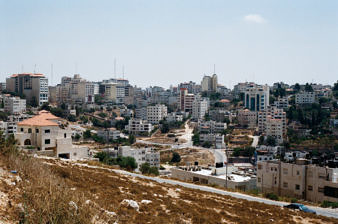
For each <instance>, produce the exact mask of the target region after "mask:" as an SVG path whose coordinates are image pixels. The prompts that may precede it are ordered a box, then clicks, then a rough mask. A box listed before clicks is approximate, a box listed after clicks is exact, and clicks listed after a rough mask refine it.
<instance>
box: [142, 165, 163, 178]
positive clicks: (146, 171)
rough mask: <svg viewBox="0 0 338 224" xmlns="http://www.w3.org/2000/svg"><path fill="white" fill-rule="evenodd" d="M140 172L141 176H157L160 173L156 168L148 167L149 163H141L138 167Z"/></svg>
mask: <svg viewBox="0 0 338 224" xmlns="http://www.w3.org/2000/svg"><path fill="white" fill-rule="evenodd" d="M140 171H141V173H142V174H153V175H156V176H158V175H159V174H160V173H159V171H158V168H157V167H154V166H150V164H149V163H143V164H142V165H141V167H140Z"/></svg>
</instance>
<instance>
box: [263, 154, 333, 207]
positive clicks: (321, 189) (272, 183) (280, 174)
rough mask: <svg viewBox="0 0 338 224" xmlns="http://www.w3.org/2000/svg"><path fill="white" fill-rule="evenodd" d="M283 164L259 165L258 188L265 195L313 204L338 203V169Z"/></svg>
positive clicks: (269, 162)
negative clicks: (295, 199) (271, 194)
mask: <svg viewBox="0 0 338 224" xmlns="http://www.w3.org/2000/svg"><path fill="white" fill-rule="evenodd" d="M304 161H305V160H298V164H293V163H284V162H280V161H262V162H258V164H257V187H258V188H259V189H260V190H261V191H262V192H263V193H266V192H273V193H275V194H278V195H280V196H287V197H294V198H299V199H304V200H308V201H313V202H316V203H318V202H323V201H331V202H338V168H335V169H333V168H326V167H319V166H315V165H307V164H304Z"/></svg>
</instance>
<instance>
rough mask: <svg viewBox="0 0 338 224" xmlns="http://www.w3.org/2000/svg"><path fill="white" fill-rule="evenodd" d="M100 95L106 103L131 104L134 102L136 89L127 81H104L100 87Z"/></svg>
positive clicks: (119, 79)
mask: <svg viewBox="0 0 338 224" xmlns="http://www.w3.org/2000/svg"><path fill="white" fill-rule="evenodd" d="M99 89H100V90H99V92H100V94H103V95H104V98H105V100H106V101H112V102H115V103H119V104H122V103H126V104H130V103H133V102H134V99H133V96H134V89H133V87H132V86H131V85H130V84H129V81H128V80H127V79H121V78H118V79H115V78H113V79H108V80H103V81H102V82H101V83H100V87H99Z"/></svg>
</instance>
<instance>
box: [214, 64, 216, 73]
mask: <svg viewBox="0 0 338 224" xmlns="http://www.w3.org/2000/svg"><path fill="white" fill-rule="evenodd" d="M214 74H216V65H215V64H214Z"/></svg>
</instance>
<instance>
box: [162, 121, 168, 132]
mask: <svg viewBox="0 0 338 224" xmlns="http://www.w3.org/2000/svg"><path fill="white" fill-rule="evenodd" d="M168 132H169V124H168V122H166V121H164V122H163V123H162V124H161V133H168Z"/></svg>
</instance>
